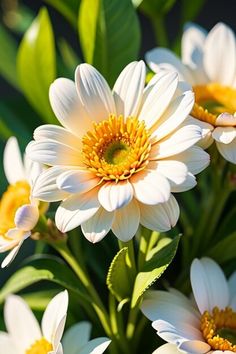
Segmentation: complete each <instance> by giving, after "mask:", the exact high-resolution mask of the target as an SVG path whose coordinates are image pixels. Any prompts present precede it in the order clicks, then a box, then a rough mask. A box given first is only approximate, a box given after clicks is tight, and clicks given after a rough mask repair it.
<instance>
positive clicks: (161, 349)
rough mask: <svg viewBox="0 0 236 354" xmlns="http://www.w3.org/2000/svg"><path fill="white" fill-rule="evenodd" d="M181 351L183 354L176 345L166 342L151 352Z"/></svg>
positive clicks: (170, 353)
mask: <svg viewBox="0 0 236 354" xmlns="http://www.w3.org/2000/svg"><path fill="white" fill-rule="evenodd" d="M181 353H182V354H183V352H181V351H180V350H179V349H178V347H177V345H175V344H170V343H167V344H163V345H162V346H160V347H159V348H157V349H156V350H155V351H154V352H153V353H152V354H181Z"/></svg>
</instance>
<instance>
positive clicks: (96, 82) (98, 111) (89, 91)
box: [75, 64, 116, 121]
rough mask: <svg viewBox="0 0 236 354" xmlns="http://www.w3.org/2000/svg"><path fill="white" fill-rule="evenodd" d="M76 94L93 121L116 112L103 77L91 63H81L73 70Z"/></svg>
mask: <svg viewBox="0 0 236 354" xmlns="http://www.w3.org/2000/svg"><path fill="white" fill-rule="evenodd" d="M75 82H76V88H77V93H78V96H79V98H80V100H81V102H82V104H83V105H84V107H85V108H86V111H87V112H88V114H89V116H90V117H91V119H92V120H94V121H100V120H104V119H107V118H108V117H109V115H110V114H116V109H115V103H114V100H113V97H112V93H111V90H110V88H109V86H108V84H107V82H106V80H105V79H104V77H103V76H102V75H101V74H100V73H99V72H98V71H97V70H96V69H95V68H94V67H93V66H91V65H89V64H81V65H79V66H78V67H77V69H76V71H75Z"/></svg>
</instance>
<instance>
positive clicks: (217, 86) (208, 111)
mask: <svg viewBox="0 0 236 354" xmlns="http://www.w3.org/2000/svg"><path fill="white" fill-rule="evenodd" d="M146 60H147V63H148V65H149V66H150V68H151V69H152V70H153V71H154V72H158V71H160V69H161V70H162V69H164V70H166V69H168V70H175V71H176V70H177V71H178V73H179V75H180V78H181V79H184V80H186V81H187V82H188V83H190V84H191V85H192V86H193V91H194V92H195V99H196V103H195V105H194V108H193V111H192V113H191V115H192V117H194V118H196V119H198V124H200V125H201V126H202V128H203V131H204V139H203V141H202V142H201V144H202V145H201V146H203V147H204V148H207V147H208V146H210V145H211V144H212V143H213V141H215V142H216V146H217V148H218V150H219V152H220V153H221V155H222V156H223V157H224V158H225V159H226V160H227V161H230V162H232V163H234V164H235V163H236V115H235V112H236V41H235V35H234V33H233V31H232V30H231V29H230V28H229V27H228V26H226V25H225V24H223V23H218V24H217V25H216V26H215V27H213V28H212V30H211V31H210V32H209V33H208V34H207V33H206V32H205V31H204V30H203V29H202V28H201V27H199V26H196V25H189V26H187V28H186V30H185V32H184V34H183V37H182V61H181V60H180V59H178V58H177V57H176V56H175V54H173V53H172V52H171V51H170V50H168V49H165V48H155V49H153V50H151V51H149V52H148V53H147V54H146Z"/></svg>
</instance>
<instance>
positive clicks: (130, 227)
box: [112, 199, 140, 242]
mask: <svg viewBox="0 0 236 354" xmlns="http://www.w3.org/2000/svg"><path fill="white" fill-rule="evenodd" d="M139 219H140V210H139V204H138V202H137V201H136V200H135V199H133V200H132V201H131V202H130V203H129V204H128V205H126V206H124V207H123V208H121V209H119V210H116V211H115V217H114V221H113V224H112V231H113V233H114V234H115V235H116V237H117V238H118V239H119V240H121V241H124V242H127V241H129V240H130V239H131V238H132V237H133V236H134V235H135V234H136V232H137V230H138V226H139Z"/></svg>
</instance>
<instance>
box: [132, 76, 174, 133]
mask: <svg viewBox="0 0 236 354" xmlns="http://www.w3.org/2000/svg"><path fill="white" fill-rule="evenodd" d="M156 75H157V78H158V79H157V81H156V83H155V85H151V84H150V85H147V87H146V89H145V94H144V98H143V104H142V108H141V112H140V114H139V120H140V121H142V120H143V121H144V122H145V124H146V126H147V128H148V129H149V128H151V127H152V126H153V125H154V124H155V123H156V121H157V120H158V119H159V118H160V117H161V115H162V114H163V113H164V112H165V110H166V109H167V107H168V105H169V104H170V101H171V99H172V97H173V95H174V93H175V91H176V88H177V85H178V75H177V73H174V72H172V73H169V72H168V73H166V74H165V75H163V74H161V75H159V74H156Z"/></svg>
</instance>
